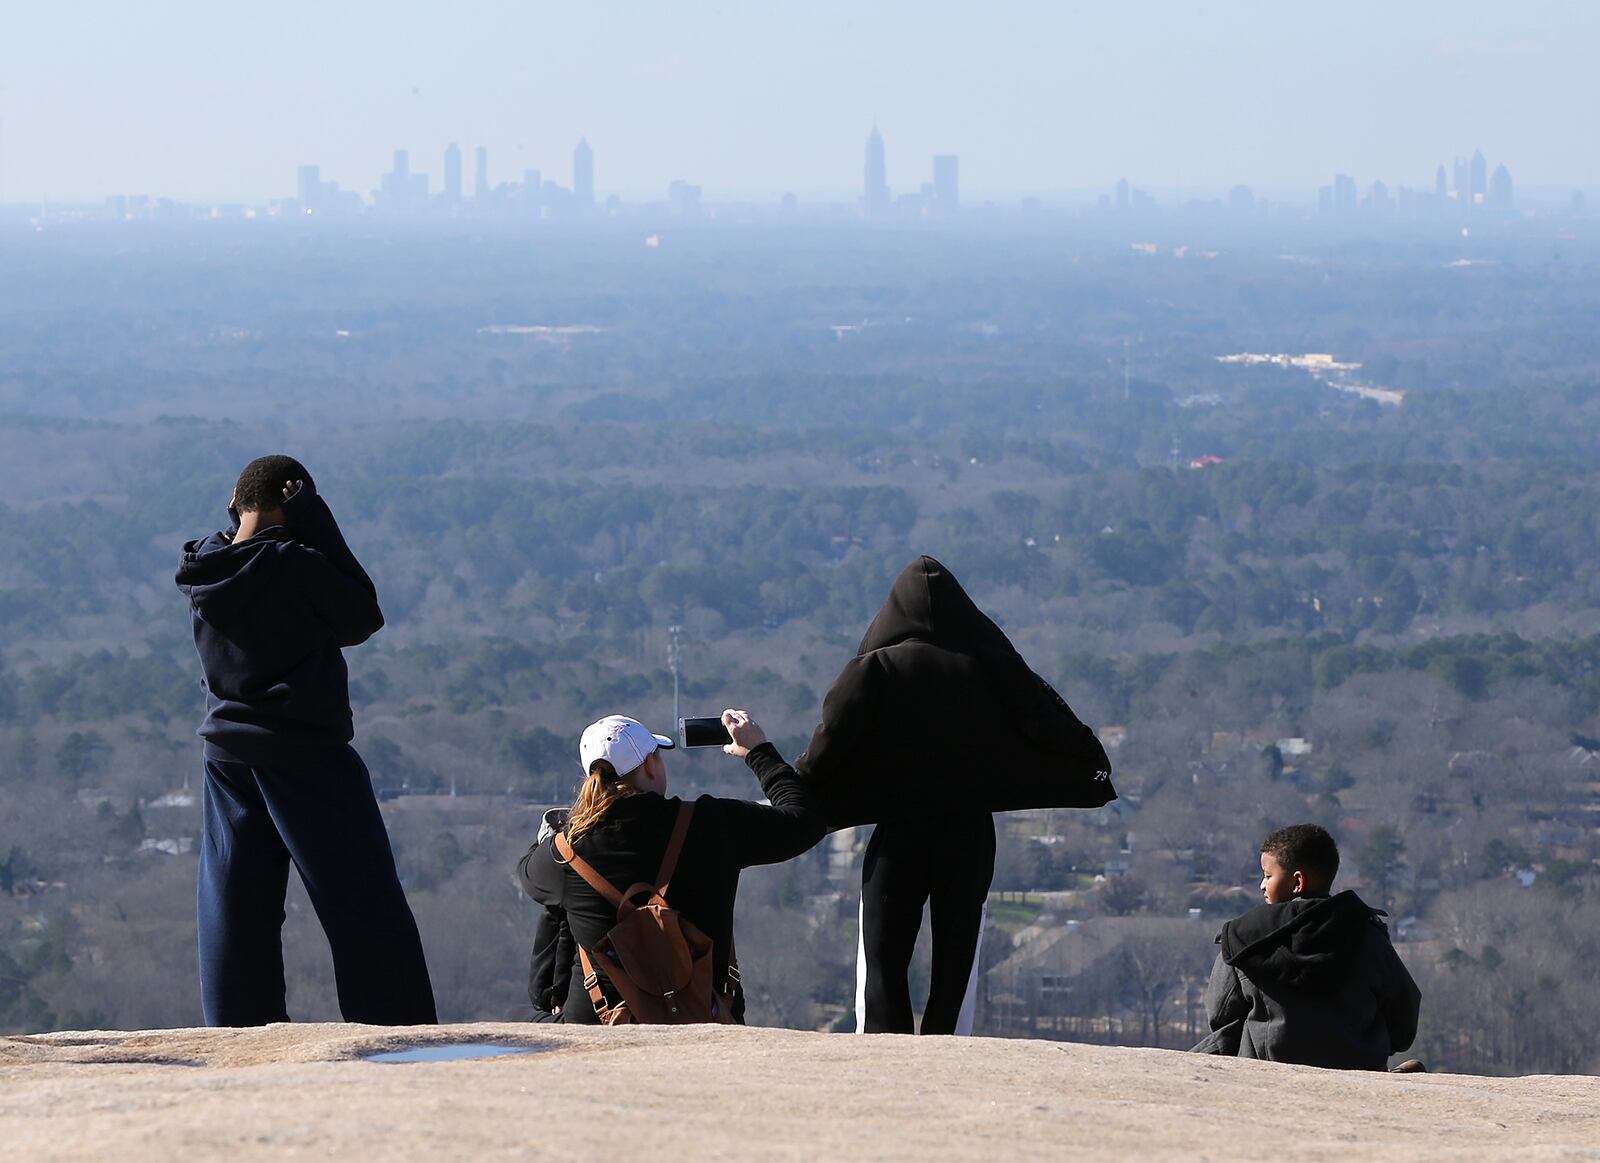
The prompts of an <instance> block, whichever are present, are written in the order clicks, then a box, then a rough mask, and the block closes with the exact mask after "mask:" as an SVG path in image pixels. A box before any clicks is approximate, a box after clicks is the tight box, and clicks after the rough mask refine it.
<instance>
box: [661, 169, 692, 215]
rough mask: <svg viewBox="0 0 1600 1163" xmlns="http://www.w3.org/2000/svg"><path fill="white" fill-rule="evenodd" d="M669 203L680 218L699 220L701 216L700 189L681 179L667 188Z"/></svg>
mask: <svg viewBox="0 0 1600 1163" xmlns="http://www.w3.org/2000/svg"><path fill="white" fill-rule="evenodd" d="M667 202H668V204H669V205H670V206H671V207H672V212H673V213H674V214H676V215H677V216H678V217H679V218H697V217H699V215H700V187H699V186H692V185H690V184H689V183H688V182H685V181H684V180H683V179H682V178H679V179H678V180H677V181H675V182H673V183H672V184H671V185H670V186H668V187H667Z"/></svg>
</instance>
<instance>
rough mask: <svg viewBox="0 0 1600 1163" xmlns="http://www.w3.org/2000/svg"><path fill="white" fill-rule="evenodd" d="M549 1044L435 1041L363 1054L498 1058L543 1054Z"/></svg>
mask: <svg viewBox="0 0 1600 1163" xmlns="http://www.w3.org/2000/svg"><path fill="white" fill-rule="evenodd" d="M549 1048H550V1047H548V1046H508V1045H506V1044H505V1043H504V1042H435V1043H433V1044H432V1045H428V1046H407V1047H406V1048H405V1049H403V1050H385V1051H383V1052H382V1053H380V1054H363V1055H362V1056H361V1061H363V1062H454V1061H456V1060H457V1059H460V1058H498V1057H500V1056H501V1055H504V1054H541V1053H543V1052H544V1051H545V1050H548V1049H549Z"/></svg>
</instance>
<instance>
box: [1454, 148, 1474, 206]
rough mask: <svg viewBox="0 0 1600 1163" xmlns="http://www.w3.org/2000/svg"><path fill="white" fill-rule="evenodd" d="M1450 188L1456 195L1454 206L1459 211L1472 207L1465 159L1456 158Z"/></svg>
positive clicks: (1469, 180)
mask: <svg viewBox="0 0 1600 1163" xmlns="http://www.w3.org/2000/svg"><path fill="white" fill-rule="evenodd" d="M1452 188H1453V189H1454V190H1455V193H1456V205H1457V206H1458V207H1459V208H1460V209H1463V210H1464V209H1466V208H1467V207H1468V206H1470V205H1472V180H1471V178H1470V177H1468V175H1467V159H1466V158H1464V157H1458V158H1456V164H1455V174H1454V184H1453V186H1452Z"/></svg>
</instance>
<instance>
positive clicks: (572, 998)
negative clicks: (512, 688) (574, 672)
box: [517, 709, 823, 1023]
mask: <svg viewBox="0 0 1600 1163" xmlns="http://www.w3.org/2000/svg"><path fill="white" fill-rule="evenodd" d="M722 725H723V726H724V727H725V728H726V730H727V733H728V737H729V739H730V740H731V742H729V743H727V744H726V745H724V746H723V748H722V750H723V751H724V752H726V753H727V754H728V755H731V756H733V757H734V758H736V759H743V760H744V761H745V763H746V764H747V765H749V767H750V770H751V771H752V772H754V773H755V777H756V779H757V781H758V782H759V783H760V785H761V790H762V792H763V793H765V795H766V798H767V800H768V802H767V803H757V802H755V801H753V800H738V799H724V798H721V797H718V796H709V795H705V796H701V797H699V798H698V799H697V800H695V801H694V812H693V815H692V817H691V820H690V824H689V828H688V831H687V833H686V834H685V835H684V837H683V841H682V848H681V851H680V853H679V855H678V859H677V863H676V868H675V870H674V872H673V874H672V877H671V885H670V889H669V891H668V893H667V899H668V903H669V904H670V905H671V907H672V908H673V909H674V910H676V911H677V912H679V913H681V914H682V915H683V916H684V918H685V919H687V920H688V921H690V922H691V923H692V924H693V925H694V926H695V927H696V928H698V929H699V930H700V931H701V932H702V933H704V934H705V935H706V936H707V937H709V938H710V939H711V941H712V942H713V955H712V956H713V963H712V982H713V988H714V989H715V990H716V992H717V993H718V994H719V995H731V998H732V1014H733V1020H734V1021H736V1022H743V1020H744V994H743V990H742V989H741V987H740V985H739V976H738V968H737V964H736V962H735V959H734V952H733V948H734V942H733V907H734V900H735V898H736V896H737V895H738V891H739V873H740V872H741V871H742V870H744V869H746V868H749V867H751V866H752V865H756V864H778V863H781V862H783V861H785V860H790V859H793V858H794V857H796V856H799V855H800V854H801V853H803V852H806V851H807V850H809V849H810V848H812V847H813V846H814V845H815V844H816V843H817V841H819V840H821V839H822V835H823V820H822V812H821V809H820V807H819V805H818V803H817V799H816V796H815V794H814V793H813V792H812V791H811V789H810V788H809V787H808V786H807V785H806V784H805V783H803V782H802V781H801V780H800V778H799V776H797V775H796V774H795V772H794V769H793V768H792V767H790V766H789V764H788V763H786V762H784V759H783V756H781V755H779V754H778V749H777V748H776V747H774V746H773V745H772V744H771V743H770V742H768V740H767V736H766V733H765V732H764V731H762V729H761V727H760V725H759V724H758V723H756V721H755V720H754V719H753V718H751V717H750V713H749V712H748V711H743V710H735V709H729V710H726V711H724V712H723V713H722ZM673 746H674V745H673V742H672V740H671V739H669V738H667V737H666V736H664V735H656V734H654V733H652V732H651V731H650V730H649V729H648V728H646V727H645V726H644V724H643V723H640V722H639V721H638V720H637V719H631V718H628V717H626V716H623V715H608V716H606V717H605V718H603V719H600V720H598V721H596V722H594V723H591V724H590V725H589V726H588V727H587V728H585V730H584V732H583V736H582V738H581V740H580V741H579V744H578V755H579V762H580V763H581V764H582V767H583V770H584V773H585V775H584V782H583V786H582V787H581V788H579V790H578V795H577V798H576V799H575V800H574V801H573V804H572V808H571V809H570V810H569V811H568V813H567V817H566V819H565V820H564V821H562V822H561V823H560V827H559V829H557V830H554V831H552V834H551V835H549V836H548V837H546V838H542V839H540V840H538V841H536V842H535V843H534V845H533V846H532V847H531V848H529V849H528V851H527V853H526V855H524V856H523V857H522V859H521V860H520V861H519V862H518V864H517V876H518V879H519V880H520V882H521V884H522V887H523V890H524V891H525V892H526V893H527V894H528V895H529V896H530V897H532V898H533V899H534V900H536V901H538V902H539V903H540V904H542V905H543V906H544V907H545V908H546V909H547V910H548V911H549V914H550V917H549V924H547V925H546V926H545V927H546V928H547V929H548V930H549V931H550V932H559V931H560V930H561V929H562V928H565V929H566V930H567V931H569V932H570V934H571V937H572V941H573V942H574V943H575V944H576V945H577V946H579V947H581V948H583V949H588V950H593V949H595V948H596V947H597V946H599V945H600V943H601V942H602V941H603V940H604V938H605V936H606V934H607V933H608V932H609V931H610V930H611V929H612V927H613V926H614V925H616V923H617V908H616V906H615V905H614V904H612V903H611V902H609V901H607V900H606V898H605V897H604V896H602V895H601V894H600V892H598V891H597V890H596V889H595V888H594V886H592V885H591V884H589V883H588V882H587V881H586V880H585V879H584V878H583V877H582V876H581V875H580V874H579V872H578V871H577V870H576V869H574V868H572V867H571V866H570V865H569V864H568V863H566V862H565V861H563V860H562V859H561V856H560V853H559V852H558V845H557V842H556V840H557V835H562V836H565V838H566V841H567V842H568V843H569V844H570V845H571V850H572V851H573V852H575V853H576V854H577V855H578V856H581V857H582V859H583V861H585V862H586V863H587V864H588V865H589V866H590V867H592V868H593V869H594V870H595V871H597V872H598V873H599V874H600V875H601V876H602V877H604V878H605V879H606V880H607V881H609V882H610V883H611V884H612V885H614V886H616V888H617V889H618V891H622V890H625V889H627V888H628V886H630V885H635V884H638V883H640V882H642V881H652V882H653V880H654V878H655V876H656V875H657V872H658V871H659V870H660V869H661V867H662V863H663V857H664V856H665V855H666V852H667V848H668V843H669V841H670V839H671V836H672V831H673V826H674V824H675V822H676V820H677V817H678V811H679V808H680V806H681V803H682V801H681V800H679V799H678V798H676V797H673V798H668V795H667V788H668V782H669V780H668V772H667V758H666V752H667V751H670V750H672V748H673ZM556 944H557V947H559V943H556ZM569 956H570V954H569ZM562 968H564V969H565V968H568V967H562ZM598 976H599V986H600V989H601V990H602V991H603V992H604V995H605V998H606V1001H607V1003H608V1004H609V1005H611V1006H617V1005H620V1003H621V997H620V995H619V994H618V992H617V990H616V988H615V987H614V986H613V985H612V984H611V983H610V982H609V981H607V980H606V979H605V977H604V974H603V973H602V974H599V975H598ZM552 1000H553V999H552ZM554 1010H555V1007H554V1005H551V1007H550V1010H549V1011H547V1012H548V1013H549V1016H548V1017H546V1018H545V1019H544V1020H553V1021H561V1022H578V1023H594V1022H596V1021H598V1017H597V1013H596V1005H595V1003H594V1000H593V999H592V998H591V996H590V995H589V993H588V991H587V990H586V989H585V987H584V982H583V974H581V973H572V974H571V975H570V983H569V986H568V991H567V997H566V1001H565V1004H563V1005H561V1007H560V1012H559V1013H555V1012H554Z"/></svg>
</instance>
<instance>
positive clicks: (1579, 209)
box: [1568, 190, 1586, 217]
mask: <svg viewBox="0 0 1600 1163" xmlns="http://www.w3.org/2000/svg"><path fill="white" fill-rule="evenodd" d="M1568 208H1569V209H1570V210H1571V211H1572V214H1573V217H1579V216H1581V215H1582V214H1583V212H1584V210H1585V209H1586V206H1585V205H1584V200H1583V191H1582V190H1574V191H1572V202H1571V204H1570V206H1569V207H1568Z"/></svg>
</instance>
